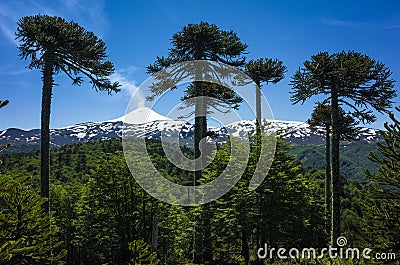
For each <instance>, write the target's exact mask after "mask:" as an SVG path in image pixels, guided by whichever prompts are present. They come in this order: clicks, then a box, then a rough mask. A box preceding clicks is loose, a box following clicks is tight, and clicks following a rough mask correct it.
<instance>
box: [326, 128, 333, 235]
mask: <svg viewBox="0 0 400 265" xmlns="http://www.w3.org/2000/svg"><path fill="white" fill-rule="evenodd" d="M330 127H331V126H330V125H326V127H325V207H326V208H325V216H326V220H327V221H326V232H327V234H329V233H330V231H331V211H332V207H331V205H332V174H331V173H332V172H331V131H330Z"/></svg>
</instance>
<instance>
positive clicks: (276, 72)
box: [245, 58, 286, 135]
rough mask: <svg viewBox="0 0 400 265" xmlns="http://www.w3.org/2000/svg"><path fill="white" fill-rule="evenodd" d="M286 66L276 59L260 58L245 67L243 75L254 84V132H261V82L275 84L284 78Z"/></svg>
mask: <svg viewBox="0 0 400 265" xmlns="http://www.w3.org/2000/svg"><path fill="white" fill-rule="evenodd" d="M285 72H286V66H284V65H283V63H282V61H280V60H278V59H270V58H260V59H257V60H250V61H249V62H248V63H246V65H245V73H246V74H247V75H248V76H249V77H250V78H251V79H252V80H253V81H254V83H256V85H257V88H256V130H257V134H258V135H259V134H260V132H261V87H262V82H265V83H267V84H268V83H270V82H271V83H273V84H276V83H278V82H279V81H281V80H282V79H283V78H284V77H285Z"/></svg>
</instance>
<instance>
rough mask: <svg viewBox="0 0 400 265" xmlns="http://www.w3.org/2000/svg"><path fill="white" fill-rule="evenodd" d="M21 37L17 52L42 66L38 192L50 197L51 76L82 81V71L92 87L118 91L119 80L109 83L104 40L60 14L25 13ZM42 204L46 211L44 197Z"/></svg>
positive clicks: (31, 66) (76, 82)
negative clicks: (59, 75) (59, 74)
mask: <svg viewBox="0 0 400 265" xmlns="http://www.w3.org/2000/svg"><path fill="white" fill-rule="evenodd" d="M16 36H17V39H19V40H20V42H21V44H20V45H19V51H20V54H19V56H20V57H21V59H23V60H28V59H29V60H30V63H29V64H28V68H29V69H41V71H42V80H43V90H42V111H41V195H42V196H44V197H46V198H49V177H50V173H49V163H50V161H49V148H50V130H49V124H50V109H51V97H52V89H53V85H54V79H53V76H54V75H55V74H58V73H60V72H64V73H65V74H66V75H67V76H68V77H69V78H70V79H71V80H72V84H73V85H81V84H82V82H83V78H82V77H81V76H79V74H83V75H84V76H86V77H87V78H89V80H90V82H91V83H92V85H93V88H94V89H96V91H98V90H104V91H107V92H108V93H109V94H110V93H111V92H118V91H119V89H118V86H119V84H118V82H115V83H111V82H110V80H109V78H108V77H109V76H110V75H111V74H112V73H113V72H114V66H113V64H112V63H111V62H110V61H105V60H106V58H107V54H106V45H105V43H104V42H103V41H102V40H101V39H99V38H98V37H96V36H95V35H94V33H93V32H90V31H87V30H86V29H84V28H82V27H81V26H79V25H78V24H77V23H74V22H67V21H65V20H64V19H63V18H61V17H53V16H47V15H35V16H26V17H23V18H21V19H20V20H19V21H18V29H17V33H16ZM44 208H45V209H46V210H47V211H48V210H49V204H48V200H47V201H46V203H45V205H44Z"/></svg>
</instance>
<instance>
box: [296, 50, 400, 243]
mask: <svg viewBox="0 0 400 265" xmlns="http://www.w3.org/2000/svg"><path fill="white" fill-rule="evenodd" d="M391 74H392V73H391V71H390V70H389V69H388V68H387V67H386V66H385V64H383V63H381V62H377V61H375V60H374V59H372V58H370V57H369V56H367V55H364V54H361V53H358V52H354V51H348V52H346V51H342V52H339V53H334V54H328V53H327V52H321V53H318V54H316V55H313V56H312V57H311V60H309V61H308V60H307V61H305V62H304V67H303V68H300V69H299V70H297V71H296V73H295V74H294V76H293V77H292V80H291V85H292V86H293V91H292V96H291V100H292V102H293V104H296V103H299V102H302V103H304V101H306V100H307V99H309V98H310V97H312V96H315V95H326V96H327V97H326V99H325V100H324V101H323V103H324V104H325V103H329V104H330V105H331V108H332V111H331V122H332V123H331V126H332V193H333V196H332V231H331V242H332V243H333V242H335V240H336V238H337V237H339V236H340V164H339V141H340V119H339V117H340V106H341V105H346V106H347V107H348V108H349V109H350V111H349V114H351V115H352V116H353V117H354V118H356V119H357V120H360V121H361V122H363V123H369V122H373V121H374V120H375V119H376V117H375V115H374V113H373V111H372V110H371V109H375V110H377V111H379V112H385V111H387V109H388V108H390V107H391V106H392V103H393V101H392V99H393V98H394V97H395V96H396V92H395V90H394V89H393V88H394V82H395V81H394V80H393V79H391V78H390V76H391Z"/></svg>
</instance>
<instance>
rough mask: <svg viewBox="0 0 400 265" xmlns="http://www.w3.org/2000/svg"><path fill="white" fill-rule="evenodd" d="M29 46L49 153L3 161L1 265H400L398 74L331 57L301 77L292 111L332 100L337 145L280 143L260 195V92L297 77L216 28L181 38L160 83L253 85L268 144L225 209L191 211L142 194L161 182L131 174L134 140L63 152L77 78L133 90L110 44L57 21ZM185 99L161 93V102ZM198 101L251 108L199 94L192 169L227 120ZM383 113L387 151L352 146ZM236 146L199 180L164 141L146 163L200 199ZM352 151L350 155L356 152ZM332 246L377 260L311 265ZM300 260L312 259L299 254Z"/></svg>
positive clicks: (23, 49)
mask: <svg viewBox="0 0 400 265" xmlns="http://www.w3.org/2000/svg"><path fill="white" fill-rule="evenodd" d="M16 37H17V40H18V41H19V42H20V46H19V51H20V54H19V55H20V59H22V60H27V61H28V68H30V69H39V70H41V75H42V82H43V89H42V111H41V145H40V150H35V149H36V148H35V147H34V146H24V147H22V148H21V149H24V152H18V150H17V149H18V147H9V146H8V145H5V146H2V147H1V151H5V153H3V155H2V156H1V157H0V159H1V161H2V163H1V165H0V205H1V208H0V211H1V212H0V264H168V265H169V264H171V265H173V264H221V265H222V264H390V263H392V264H399V257H400V232H399V231H400V176H399V172H400V122H399V120H398V117H399V115H398V114H399V111H400V108H398V107H396V106H394V104H393V99H394V98H395V97H396V90H395V89H394V84H395V81H394V80H392V79H391V74H392V73H391V71H390V69H388V68H387V67H386V66H385V64H383V63H382V62H379V61H376V60H374V59H372V58H371V57H369V56H368V55H365V54H362V53H359V52H355V51H341V52H337V53H328V52H320V53H318V54H315V55H312V56H311V57H310V59H309V60H306V61H305V62H304V64H303V65H302V66H301V67H300V68H299V69H298V71H296V72H295V73H294V74H293V76H292V77H291V83H290V86H291V87H292V92H291V102H292V104H298V103H300V104H301V103H303V102H305V101H312V100H313V97H314V96H319V98H321V97H322V98H323V99H322V101H315V109H314V112H313V114H312V115H311V117H310V120H308V121H307V122H308V123H309V124H310V126H311V127H312V128H314V129H317V128H323V129H324V130H323V132H321V134H323V135H325V136H326V138H325V141H326V142H325V144H324V145H320V146H314V147H312V146H291V145H290V144H288V143H287V142H286V141H285V140H284V139H283V137H280V136H278V137H277V142H276V150H275V154H274V157H273V161H272V165H271V167H270V168H269V170H266V171H265V172H264V177H265V178H264V180H263V182H262V183H261V185H260V186H258V187H257V189H255V190H250V189H249V185H250V182H251V179H252V177H253V175H254V173H255V171H256V168H257V165H258V162H259V161H262V160H261V159H262V158H263V157H262V156H263V155H265V154H263V153H262V151H261V150H262V144H263V143H264V142H263V139H264V137H265V136H266V134H265V132H264V131H263V126H264V125H263V124H262V119H261V88H262V87H263V85H264V86H267V85H268V84H269V83H277V82H280V81H281V80H282V79H283V78H284V75H285V73H286V67H285V66H284V64H283V62H282V61H280V60H278V59H270V58H260V59H257V60H247V59H246V57H245V55H246V54H247V48H248V46H247V44H245V43H244V42H242V41H241V40H240V39H239V38H238V36H237V35H236V33H235V32H233V31H232V30H229V31H227V30H222V29H220V28H219V27H218V26H216V25H215V24H209V23H207V22H200V23H199V24H189V25H187V26H184V27H183V28H182V29H181V31H179V32H177V33H176V34H174V35H173V36H172V39H171V48H170V49H169V50H168V55H167V56H165V57H164V56H161V57H157V58H156V60H155V62H154V64H151V65H149V66H148V67H147V70H148V74H149V75H150V74H155V73H157V72H158V71H160V70H162V69H163V68H166V67H169V66H171V65H174V64H176V63H181V62H190V61H196V60H210V61H215V62H219V63H224V64H226V65H229V66H231V67H235V68H237V69H239V70H241V71H243V72H244V73H246V74H247V75H248V76H249V77H250V78H251V79H252V80H253V81H254V83H255V84H256V85H257V89H256V91H255V94H256V96H255V99H256V113H255V117H256V119H255V120H256V126H255V134H254V136H252V137H250V139H249V142H246V141H245V140H240V143H239V146H240V144H243V145H246V144H249V146H250V154H249V157H248V158H249V159H248V162H247V164H246V168H245V171H244V174H243V175H242V176H241V178H240V180H239V181H238V182H237V183H236V185H235V186H234V187H233V188H232V189H231V190H229V191H228V192H227V193H226V194H225V195H223V196H222V197H220V198H218V199H216V200H214V201H211V202H209V203H206V204H202V205H195V206H180V205H172V204H167V203H163V202H162V201H160V200H158V199H156V198H154V197H152V196H151V195H149V194H148V193H147V192H146V191H145V190H144V189H142V188H141V187H140V185H138V183H137V181H136V180H135V178H134V176H133V174H132V173H135V174H139V175H143V176H148V177H149V178H150V177H151V171H149V170H148V168H147V166H146V164H144V163H143V162H142V161H140V160H136V161H134V163H132V161H130V164H129V168H128V165H127V162H126V161H127V160H128V159H129V157H128V158H127V157H126V154H124V150H123V143H122V140H121V139H113V140H103V141H90V142H87V143H78V144H73V145H65V146H61V147H57V148H50V129H49V128H50V127H49V124H50V109H51V101H52V90H53V87H54V85H55V83H54V79H53V78H54V76H55V75H58V74H65V75H66V76H67V77H68V78H70V79H71V80H72V82H73V84H74V85H81V84H82V82H83V80H84V78H85V79H88V80H89V82H91V84H92V85H93V87H94V89H95V90H96V91H98V90H100V91H106V92H107V93H109V94H111V93H117V92H119V90H120V84H119V83H118V82H111V80H110V79H109V76H110V75H111V74H112V73H113V72H114V65H113V63H112V62H110V61H107V53H106V45H105V43H104V42H103V41H102V40H101V39H99V38H98V37H97V36H96V35H94V33H92V32H90V31H86V30H85V29H84V28H82V27H81V26H79V25H78V24H76V23H74V22H67V21H65V20H64V19H63V18H60V17H52V16H47V15H36V16H28V17H23V18H21V19H20V20H19V22H18V30H17V33H16ZM172 89H175V88H174V87H172V88H171V87H168V88H165V87H161V88H159V87H158V88H157V87H156V88H154V89H153V90H152V91H151V92H152V95H153V96H154V97H155V96H157V95H160V94H162V93H164V92H166V91H168V90H172ZM198 96H208V97H212V98H218V99H219V100H220V101H221V102H223V103H224V107H225V108H228V109H239V108H240V104H241V103H242V100H243V99H241V98H240V97H239V95H237V94H236V93H235V91H234V90H233V89H231V88H229V87H223V86H221V85H220V84H210V83H206V82H200V81H195V82H193V83H192V84H190V85H189V86H188V87H187V89H186V90H185V91H184V95H183V96H182V100H187V102H188V103H187V105H191V106H195V108H196V111H199V112H201V113H207V114H205V115H204V114H203V115H200V116H196V118H195V120H194V137H193V138H194V145H193V148H192V147H183V146H182V147H181V148H180V150H178V151H180V152H182V153H183V154H184V155H185V156H186V157H187V158H190V159H196V158H198V157H201V151H202V150H201V148H200V145H201V141H202V139H203V138H205V137H212V135H210V132H209V131H208V130H207V128H208V127H207V122H208V119H207V115H208V110H209V109H211V108H216V107H219V105H218V104H217V103H215V102H213V101H210V102H208V101H201V102H198V101H196V97H198ZM148 100H151V99H148ZM7 104H12V101H10V102H8V101H7V100H5V101H0V107H2V108H3V107H4V108H7V106H6V105H7ZM216 109H218V108H216ZM0 111H2V110H0ZM375 112H380V113H383V114H385V115H387V116H388V117H390V119H391V122H388V123H386V124H385V130H384V131H382V133H381V135H382V139H383V140H382V141H381V142H379V143H377V144H369V143H361V142H356V141H355V140H351V139H352V137H353V136H354V135H356V134H357V130H358V129H357V128H358V127H360V126H362V125H363V124H368V123H371V122H374V121H375V120H376V116H375V114H374V113H375ZM396 117H397V118H396ZM267 137H269V136H268V135H267ZM233 141H238V140H237V139H236V138H235V137H231V138H228V140H227V141H226V142H225V143H223V144H221V145H219V146H218V148H217V149H216V150H215V151H214V153H213V155H214V159H213V160H212V162H211V163H210V164H209V165H208V166H207V167H206V168H204V169H202V170H198V171H196V172H195V173H194V174H193V172H190V171H187V170H183V169H179V168H177V167H176V166H175V165H174V164H173V163H171V161H169V160H168V158H167V157H166V155H165V152H164V150H165V149H163V145H162V143H161V142H160V141H158V140H146V149H147V153H148V155H149V157H150V160H151V162H152V164H153V165H154V166H155V167H156V169H157V171H158V172H160V173H161V175H162V176H163V177H164V178H166V179H168V180H170V181H172V182H174V183H176V184H180V185H185V186H190V185H193V184H194V185H201V184H204V183H209V182H211V181H213V180H214V179H215V178H216V177H218V176H219V175H221V173H222V172H223V171H224V169H225V168H226V167H227V165H228V162H229V161H230V159H231V156H232V155H231V153H232V150H231V149H232V148H231V142H233ZM343 141H351V144H350V145H346V146H347V147H343V145H340V143H341V142H342V143H343ZM7 148H9V151H8V153H6V152H7V150H6V149H7ZM13 148H14V149H13ZM131 148H133V149H134V150H135V142H133V147H132V146H131ZM137 149H138V150H139V149H140V148H137ZM202 162H203V161H202ZM239 162H240V161H236V163H238V164H239ZM154 185H155V186H157V185H158V183H154ZM171 196H172V195H171ZM339 239H342V240H345V242H344V243H342V242H343V241H339ZM266 246H268V251H267V249H266ZM328 246H331V247H336V250H338V249H340V250H338V251H337V253H339V252H340V251H341V254H340V255H342V254H343V252H345V254H346V253H347V252H346V248H351V249H353V248H358V249H360V250H361V252H362V253H363V254H365V253H364V252H363V251H362V250H363V249H364V250H365V249H370V250H371V251H370V252H368V253H367V254H368V255H367V256H365V255H361V252H360V253H359V254H360V255H359V257H356V256H354V254H355V253H354V252H352V254H353V256H351V257H345V256H341V257H339V258H331V257H329V256H328V255H323V256H321V257H318V258H316V257H314V258H312V253H310V252H308V257H306V256H304V251H303V252H302V251H301V250H302V249H305V248H313V249H314V250H315V251H316V252H317V253H318V254H319V253H320V252H321V251H322V253H323V251H327V249H326V248H327V247H328ZM341 247H343V248H341ZM283 248H284V249H286V250H287V251H286V253H283V252H282V251H281V250H282V249H283ZM292 248H297V249H299V250H300V251H297V252H296V251H292V250H291V251H288V250H289V249H292ZM271 251H272V252H271ZM266 252H268V253H266ZM262 253H263V254H265V255H262ZM272 253H273V254H272ZM337 253H336V254H337ZM347 254H348V253H347ZM282 256H285V257H282ZM289 256H290V257H289ZM379 257H380V258H381V260H380V259H379Z"/></svg>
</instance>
